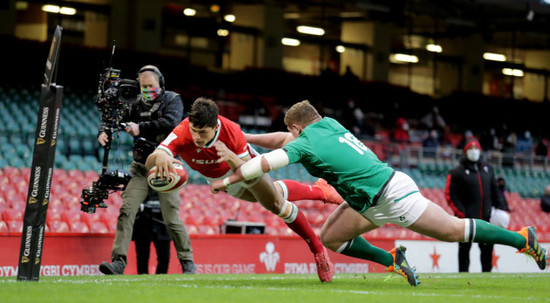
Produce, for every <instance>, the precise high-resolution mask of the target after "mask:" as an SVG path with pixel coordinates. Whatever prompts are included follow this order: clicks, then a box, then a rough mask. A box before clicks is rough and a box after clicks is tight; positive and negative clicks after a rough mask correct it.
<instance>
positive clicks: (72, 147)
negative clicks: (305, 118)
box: [0, 86, 550, 241]
mask: <svg viewBox="0 0 550 303" xmlns="http://www.w3.org/2000/svg"><path fill="white" fill-rule="evenodd" d="M0 89H2V90H3V91H6V92H7V94H5V96H7V97H4V98H0V110H2V112H5V113H6V114H5V115H2V116H1V117H0V130H1V131H0V186H1V189H2V190H1V192H0V234H18V233H21V229H22V220H23V214H24V210H25V202H26V197H27V191H28V182H29V177H30V174H31V171H30V168H29V167H30V166H31V163H32V148H33V146H34V132H35V128H36V121H35V119H36V117H35V114H36V108H37V107H38V98H39V96H38V89H37V88H35V87H22V86H15V87H1V86H0ZM204 92H205V93H206V92H207V91H204ZM211 95H212V96H213V97H214V96H215V95H216V93H215V92H211ZM225 97H226V98H227V101H225V102H220V111H221V112H222V114H224V115H226V116H230V117H232V118H233V119H234V120H238V117H239V115H240V114H242V113H243V112H244V110H245V109H244V108H243V107H244V106H243V104H246V102H249V99H250V98H252V97H251V96H250V95H249V94H240V93H238V94H231V93H228V94H226V96H225ZM263 98H264V99H265V98H267V99H266V100H267V102H264V104H271V105H273V104H274V103H275V100H274V99H273V98H269V97H263ZM92 100H93V93H92V92H90V91H74V90H71V89H67V90H66V92H65V95H64V105H63V106H64V108H63V110H62V114H61V121H60V130H59V136H58V141H57V144H58V147H57V153H56V159H55V169H54V173H53V180H52V186H51V196H50V204H49V210H48V216H47V232H48V233H56V234H81V233H86V234H88V233H99V234H114V232H115V228H116V220H117V216H118V208H119V207H120V205H121V203H122V199H121V197H120V192H115V193H113V194H111V195H110V196H109V199H108V201H107V204H108V205H109V207H108V208H107V209H99V210H98V211H97V213H96V214H92V215H90V214H85V213H82V212H81V211H80V203H79V202H80V194H81V191H82V189H83V188H86V187H89V186H91V184H92V182H93V181H95V180H97V178H98V171H99V170H100V168H101V163H100V159H102V157H103V149H101V148H99V146H98V144H97V143H96V142H97V141H96V131H97V125H98V124H99V119H100V115H99V111H98V110H97V108H95V105H94V103H93V102H92ZM271 110H272V108H270V111H271ZM275 114H276V113H275V112H273V113H271V115H272V116H274V115H275ZM76 117H78V118H76ZM246 131H249V132H257V130H256V129H246ZM387 137H388V135H387V133H385V132H384V131H381V132H380V133H379V134H377V136H376V138H377V139H376V140H371V141H366V142H365V143H366V144H367V146H369V147H370V148H371V149H372V150H373V151H374V153H375V154H377V156H378V157H379V158H380V159H381V160H383V161H388V162H390V163H391V164H392V165H394V166H395V167H397V169H400V170H403V171H404V172H406V173H407V174H409V175H410V176H411V177H412V178H413V179H414V180H415V181H416V182H417V184H418V185H419V186H420V188H421V190H422V193H423V194H424V195H425V196H426V197H427V198H429V199H430V200H432V201H434V202H435V203H437V204H439V205H440V206H441V207H443V208H444V209H445V210H446V211H447V212H451V210H450V208H449V206H448V205H447V204H446V202H445V198H444V196H443V187H444V185H445V177H446V174H447V172H448V170H449V169H450V168H451V167H452V166H453V165H452V161H453V158H452V157H448V156H447V157H446V158H445V157H441V158H439V159H438V160H437V161H421V159H417V156H418V155H420V154H422V153H421V151H419V150H418V148H419V145H418V144H417V143H409V144H392V143H390V142H389V140H388V138H387ZM460 138H461V137H460V135H456V136H454V142H455V143H456V144H458V142H459V140H460ZM114 142H115V143H114V144H113V148H112V152H111V153H110V156H109V163H110V168H111V169H117V168H118V169H125V168H127V167H128V166H129V164H130V162H131V159H132V158H131V156H132V155H131V146H132V137H131V136H129V135H127V134H126V133H121V134H119V136H117V137H115V141H114ZM420 148H421V147H420ZM257 149H258V151H259V152H261V153H262V152H265V150H263V149H261V148H257ZM404 150H406V151H408V153H409V154H408V155H409V158H410V159H408V160H407V161H405V162H404V161H403V159H402V158H401V157H402V155H403V152H402V151H404ZM404 164H406V165H404ZM186 168H187V169H188V171H189V174H190V175H189V183H188V184H187V185H186V186H185V187H184V189H183V190H181V191H180V197H181V199H182V203H181V205H180V215H181V218H182V220H183V221H184V223H185V224H186V226H187V228H188V232H189V233H190V234H201V235H213V234H220V233H221V232H222V226H223V224H224V222H225V221H228V220H238V221H251V222H263V223H265V224H266V233H268V234H271V235H282V236H288V235H292V232H291V230H290V229H288V228H287V227H286V225H285V224H284V223H283V222H282V221H281V220H280V219H279V218H277V217H276V216H273V215H272V214H270V213H269V212H268V211H267V210H265V209H263V208H262V207H260V206H259V205H257V204H254V203H248V202H243V201H240V200H237V199H235V198H233V197H231V196H229V195H227V194H225V193H220V194H218V195H216V196H214V195H213V194H211V193H210V189H209V187H208V185H206V182H205V180H204V178H203V177H202V176H200V175H199V174H198V173H196V172H195V171H193V170H191V169H190V168H189V167H186ZM497 174H498V175H501V176H503V177H504V178H505V179H506V180H507V185H508V193H507V200H508V203H509V206H510V208H511V209H512V212H511V224H510V227H509V228H510V229H512V230H514V229H519V227H520V226H523V225H526V224H534V225H536V226H537V227H538V228H539V231H538V234H539V235H540V237H541V239H542V240H543V241H544V240H545V241H550V215H549V214H547V213H544V212H542V211H541V210H540V207H539V204H538V199H537V198H538V197H540V195H541V193H542V192H543V189H544V186H545V185H547V184H550V173H548V172H547V171H546V170H545V169H540V167H539V168H538V169H533V168H532V167H527V168H497ZM271 176H272V178H274V179H284V178H289V179H295V180H300V181H303V182H310V183H313V182H314V181H315V180H316V179H315V178H314V177H312V176H310V175H309V174H308V173H307V172H306V171H305V169H303V167H301V166H300V165H291V166H288V167H285V168H283V169H280V170H278V171H275V172H272V173H271ZM297 205H298V206H299V207H300V208H301V209H302V210H303V211H304V213H305V214H306V215H307V216H308V218H309V220H310V222H311V224H312V226H313V228H314V230H315V231H316V232H317V233H318V232H319V231H320V229H321V227H322V225H323V223H324V222H325V220H326V218H327V217H328V215H329V214H330V213H331V212H332V211H333V210H334V208H335V206H334V205H325V204H323V203H321V202H320V201H310V200H306V201H299V202H297ZM368 237H371V238H403V239H420V238H423V236H420V235H419V234H416V233H414V232H411V231H408V230H405V229H402V228H398V227H397V226H393V225H388V226H384V227H383V228H380V229H377V230H375V231H372V232H371V233H369V234H368Z"/></svg>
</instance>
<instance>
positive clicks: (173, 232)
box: [98, 65, 196, 275]
mask: <svg viewBox="0 0 550 303" xmlns="http://www.w3.org/2000/svg"><path fill="white" fill-rule="evenodd" d="M137 77H138V82H139V86H140V89H141V94H139V95H138V96H137V97H136V100H135V102H134V103H132V105H131V107H130V110H129V112H127V113H126V114H125V115H124V117H123V121H124V122H126V126H125V129H124V130H125V131H126V132H127V133H129V134H130V135H131V136H133V137H134V148H133V149H134V161H133V162H132V165H131V167H130V173H131V174H132V178H131V179H130V181H129V182H128V185H127V186H126V189H125V190H124V192H122V205H121V206H120V214H119V216H118V220H117V226H116V233H115V240H114V242H113V248H112V251H111V263H109V262H102V263H101V264H100V265H99V271H101V272H102V273H103V274H105V275H122V274H124V268H125V267H126V262H127V260H126V256H127V252H128V246H129V245H130V241H131V240H132V233H133V228H134V220H135V218H136V213H137V212H138V209H139V207H140V205H141V203H142V202H143V201H145V199H147V195H148V194H149V190H150V187H149V185H148V184H147V172H148V170H147V169H146V168H145V160H146V159H147V156H149V154H151V153H152V152H153V151H154V150H155V148H156V146H157V145H158V144H159V143H160V142H161V141H162V140H163V139H164V138H166V136H167V135H168V134H169V133H170V132H171V131H172V129H173V128H174V127H176V125H178V123H180V122H181V120H182V119H183V117H184V110H183V101H182V100H181V97H180V95H179V94H176V93H175V92H172V91H167V90H165V89H164V76H163V75H162V73H161V72H160V70H159V69H158V68H157V67H156V66H153V65H146V66H144V67H142V68H141V69H140V70H139V71H138V74H137ZM108 127H110V126H109V125H103V124H102V125H101V126H100V129H99V134H98V141H99V143H100V144H101V145H105V144H106V143H107V141H108V140H110V139H111V138H109V136H108V131H107V128H108ZM158 196H159V201H160V208H161V210H162V217H163V218H164V222H166V226H167V227H168V232H169V233H170V237H171V238H172V241H174V246H175V248H176V252H177V254H178V259H179V260H180V264H181V267H182V271H183V273H184V274H194V273H195V268H196V266H195V263H194V262H193V249H192V247H191V240H190V239H189V234H188V233H187V229H186V228H185V226H184V225H183V222H182V221H181V218H180V216H179V205H180V202H181V201H180V197H179V193H178V192H177V191H174V192H169V193H159V194H158Z"/></svg>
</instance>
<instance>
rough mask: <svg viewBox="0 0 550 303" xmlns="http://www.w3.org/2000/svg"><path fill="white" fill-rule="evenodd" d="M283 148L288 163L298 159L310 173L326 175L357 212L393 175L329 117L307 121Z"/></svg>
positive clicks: (366, 205) (320, 175)
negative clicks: (301, 129)
mask: <svg viewBox="0 0 550 303" xmlns="http://www.w3.org/2000/svg"><path fill="white" fill-rule="evenodd" d="M284 150H286V152H287V155H288V158H289V161H290V163H296V162H300V163H301V164H302V165H303V166H304V167H305V169H306V170H307V171H308V172H309V173H310V174H311V175H312V176H315V177H319V178H323V179H325V180H326V181H327V182H328V183H329V184H330V185H332V186H333V187H334V188H335V189H336V190H337V191H338V193H340V195H342V197H343V198H344V199H345V200H346V202H348V204H349V205H350V206H351V207H352V208H353V209H355V210H357V211H358V212H364V211H365V210H367V208H369V207H371V206H372V205H373V204H374V203H375V202H376V201H375V197H377V195H379V194H380V192H381V191H382V189H383V187H384V185H385V184H386V182H387V181H388V180H389V179H390V177H391V176H392V175H393V169H392V168H391V167H389V166H388V164H386V163H384V162H382V161H380V160H379V159H378V157H376V155H375V154H374V153H373V152H372V151H371V150H370V149H369V148H368V147H366V146H365V145H364V144H363V143H362V142H361V141H359V139H357V138H356V137H355V136H354V135H352V134H351V133H350V132H349V131H348V130H347V129H345V128H344V127H343V126H342V125H341V124H340V123H338V122H337V121H336V120H334V119H331V118H323V119H322V120H321V121H319V122H316V123H312V124H310V125H308V126H307V127H306V128H305V129H304V130H303V131H302V133H301V134H300V136H298V138H296V139H295V140H293V141H291V142H289V143H288V144H286V145H285V146H284ZM373 200H374V201H373Z"/></svg>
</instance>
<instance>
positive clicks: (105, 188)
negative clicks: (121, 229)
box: [80, 46, 139, 214]
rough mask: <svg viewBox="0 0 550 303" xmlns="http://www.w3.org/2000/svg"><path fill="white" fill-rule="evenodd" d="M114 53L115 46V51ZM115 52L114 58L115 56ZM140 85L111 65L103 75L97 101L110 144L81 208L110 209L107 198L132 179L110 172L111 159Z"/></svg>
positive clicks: (83, 209)
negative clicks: (114, 140)
mask: <svg viewBox="0 0 550 303" xmlns="http://www.w3.org/2000/svg"><path fill="white" fill-rule="evenodd" d="M113 54H114V46H113V53H112V55H113ZM112 55H111V59H112ZM109 66H110V63H109ZM138 92H139V85H138V82H137V81H136V80H131V79H121V78H120V70H119V69H113V68H112V67H108V68H106V69H105V72H104V73H103V74H101V75H100V77H99V88H98V95H97V98H96V100H95V101H94V102H95V104H96V106H97V107H98V108H99V111H100V112H101V121H102V123H103V125H104V126H105V129H104V130H103V131H105V133H107V138H108V141H107V144H105V146H104V147H103V148H104V149H105V153H104V154H103V165H102V170H101V174H100V176H99V179H98V180H97V181H95V182H93V183H92V186H91V187H90V188H85V189H83V190H82V194H81V196H80V198H81V200H80V210H81V211H83V212H86V213H90V214H93V213H95V211H96V209H97V208H98V207H99V208H106V207H107V204H105V202H104V200H105V199H108V198H109V194H110V193H112V192H115V191H123V190H124V189H125V188H126V185H127V184H128V182H129V181H130V178H131V176H130V174H129V173H127V172H123V171H118V170H114V171H109V170H108V159H109V150H110V149H111V138H112V135H113V134H114V133H116V132H119V131H123V130H124V128H125V127H126V124H125V123H124V122H123V119H124V116H125V114H126V113H127V112H128V111H129V109H130V105H131V104H132V102H134V101H135V100H136V97H137V95H138Z"/></svg>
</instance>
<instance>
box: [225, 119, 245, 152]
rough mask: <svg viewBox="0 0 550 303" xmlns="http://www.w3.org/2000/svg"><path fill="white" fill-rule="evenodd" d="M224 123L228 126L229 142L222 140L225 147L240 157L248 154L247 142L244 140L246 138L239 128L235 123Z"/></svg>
mask: <svg viewBox="0 0 550 303" xmlns="http://www.w3.org/2000/svg"><path fill="white" fill-rule="evenodd" d="M226 124H227V127H228V131H227V138H228V139H227V141H229V142H224V143H225V145H227V147H228V148H229V149H230V150H231V151H232V152H234V153H235V154H236V155H237V156H238V157H239V158H241V159H242V158H245V157H246V156H248V155H250V152H249V151H248V143H247V142H246V138H245V137H244V134H243V132H242V130H241V128H240V127H239V126H238V125H237V124H236V123H235V124H233V123H227V122H226ZM224 137H225V136H224ZM223 141H226V140H223Z"/></svg>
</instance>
